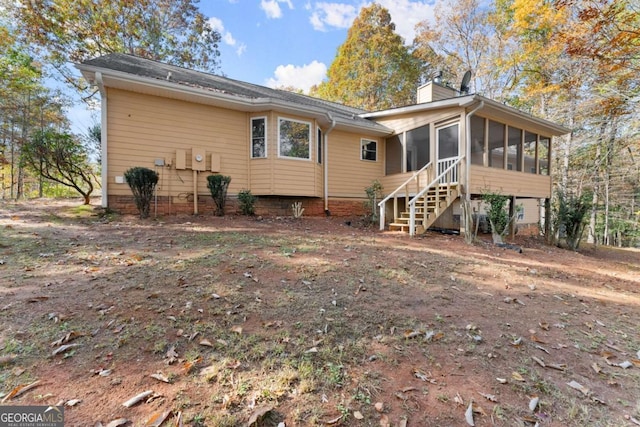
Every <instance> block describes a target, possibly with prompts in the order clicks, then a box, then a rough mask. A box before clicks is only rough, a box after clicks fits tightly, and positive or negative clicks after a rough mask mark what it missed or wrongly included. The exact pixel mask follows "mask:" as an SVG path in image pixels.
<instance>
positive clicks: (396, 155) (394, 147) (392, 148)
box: [385, 135, 402, 175]
mask: <svg viewBox="0 0 640 427" xmlns="http://www.w3.org/2000/svg"><path fill="white" fill-rule="evenodd" d="M385 146H386V150H385V151H386V155H385V161H386V165H385V173H386V174H387V175H391V174H394V173H402V142H401V141H400V135H395V136H392V137H391V138H387V141H386V144H385Z"/></svg>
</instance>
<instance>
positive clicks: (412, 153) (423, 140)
mask: <svg viewBox="0 0 640 427" xmlns="http://www.w3.org/2000/svg"><path fill="white" fill-rule="evenodd" d="M429 151H430V149H429V125H426V126H422V127H419V128H417V129H412V130H410V131H408V132H407V172H411V171H417V170H420V169H422V167H423V166H425V165H426V164H427V163H429V161H430V160H431V156H430V154H429Z"/></svg>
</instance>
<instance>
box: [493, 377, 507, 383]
mask: <svg viewBox="0 0 640 427" xmlns="http://www.w3.org/2000/svg"><path fill="white" fill-rule="evenodd" d="M496 381H498V382H499V383H500V384H506V383H507V379H506V378H496Z"/></svg>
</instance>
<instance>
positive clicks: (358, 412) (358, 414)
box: [353, 411, 364, 420]
mask: <svg viewBox="0 0 640 427" xmlns="http://www.w3.org/2000/svg"><path fill="white" fill-rule="evenodd" d="M353 418H355V419H356V420H362V419H364V415H362V413H361V412H360V411H355V412H354V413H353Z"/></svg>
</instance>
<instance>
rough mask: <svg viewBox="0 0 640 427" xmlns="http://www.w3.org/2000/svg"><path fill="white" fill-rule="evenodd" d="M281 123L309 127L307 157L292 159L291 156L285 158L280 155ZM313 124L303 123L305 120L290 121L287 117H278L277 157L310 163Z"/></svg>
mask: <svg viewBox="0 0 640 427" xmlns="http://www.w3.org/2000/svg"><path fill="white" fill-rule="evenodd" d="M283 121H287V122H294V123H302V124H305V125H307V126H309V132H308V138H309V140H308V145H309V157H292V156H285V155H284V154H282V153H281V139H280V124H281V123H282V122H283ZM312 132H313V124H312V123H311V122H308V121H305V120H298V119H291V118H289V117H278V157H281V158H283V159H292V160H304V161H307V162H310V161H311V158H312V156H311V153H312V151H313V149H312V147H313V145H312V144H313V138H312V136H313V134H312Z"/></svg>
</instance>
